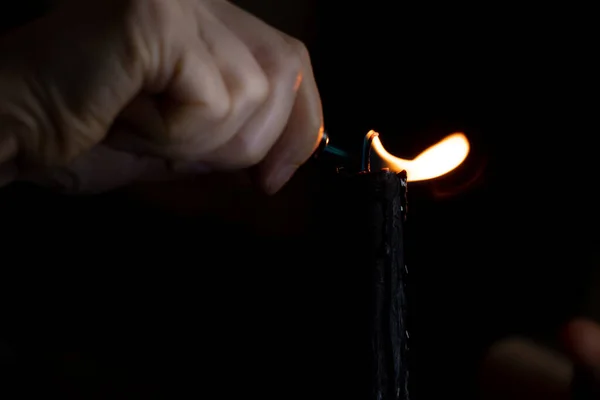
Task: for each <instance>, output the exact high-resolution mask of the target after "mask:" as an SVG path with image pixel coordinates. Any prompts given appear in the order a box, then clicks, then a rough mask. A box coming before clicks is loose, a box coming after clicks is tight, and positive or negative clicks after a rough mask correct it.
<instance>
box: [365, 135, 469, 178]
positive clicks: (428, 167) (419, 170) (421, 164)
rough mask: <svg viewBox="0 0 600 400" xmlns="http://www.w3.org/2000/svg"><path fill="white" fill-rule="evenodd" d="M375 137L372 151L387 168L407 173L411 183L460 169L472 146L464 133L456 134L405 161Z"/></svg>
mask: <svg viewBox="0 0 600 400" xmlns="http://www.w3.org/2000/svg"><path fill="white" fill-rule="evenodd" d="M369 135H371V136H374V137H373V141H372V149H373V150H374V151H375V152H376V153H377V155H378V156H379V157H381V159H382V160H383V161H384V162H385V163H386V167H388V168H390V170H392V171H394V172H399V171H402V170H404V171H406V175H407V177H408V180H409V181H411V182H415V181H424V180H427V179H433V178H437V177H439V176H442V175H445V174H447V173H448V172H450V171H452V170H453V169H455V168H456V167H458V166H459V165H460V164H462V162H463V161H464V160H465V159H466V158H467V155H468V154H469V150H470V146H469V141H468V140H467V137H466V136H465V135H464V134H462V133H454V134H452V135H450V136H447V137H446V138H444V139H443V140H441V141H440V142H438V143H436V144H434V145H433V146H431V147H430V148H428V149H427V150H425V151H423V152H422V153H421V154H419V155H418V156H417V157H416V158H415V159H413V160H404V159H402V158H398V157H395V156H393V155H391V154H390V153H388V152H387V151H386V150H385V148H384V147H383V144H381V140H380V139H379V136H378V135H377V134H376V133H375V132H374V131H371V132H369Z"/></svg>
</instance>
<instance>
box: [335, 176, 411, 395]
mask: <svg viewBox="0 0 600 400" xmlns="http://www.w3.org/2000/svg"><path fill="white" fill-rule="evenodd" d="M338 184H339V185H336V189H335V190H336V191H337V197H336V198H337V203H338V204H336V206H335V207H334V210H333V212H332V214H333V215H334V218H333V219H332V222H333V225H334V227H335V230H334V231H335V232H336V235H335V237H333V238H332V240H331V244H332V246H333V247H332V248H331V249H332V250H335V252H336V254H338V256H337V259H336V260H337V261H335V260H334V262H335V263H336V266H335V267H334V268H336V270H337V271H339V273H340V280H339V281H340V283H341V284H342V285H343V286H344V288H343V289H337V291H338V292H339V293H343V296H344V297H345V299H346V302H345V306H344V307H345V308H346V307H347V308H350V310H351V311H350V312H348V313H347V318H348V319H350V321H349V322H348V323H347V327H348V331H349V332H348V335H349V336H350V337H353V338H354V340H353V342H352V343H349V350H348V351H350V352H351V353H353V354H357V355H358V354H360V355H361V357H357V358H356V359H355V360H354V361H353V362H355V369H356V370H357V371H360V372H359V373H357V374H356V376H357V377H359V378H358V380H357V381H355V382H353V383H352V385H354V386H355V387H356V390H357V393H361V396H360V398H363V399H367V398H368V399H369V400H391V399H394V400H407V399H408V398H409V395H408V392H409V390H408V377H409V367H408V337H409V335H408V331H407V315H406V311H407V302H406V294H405V289H406V286H405V285H406V278H407V269H406V266H405V264H404V246H403V243H404V220H405V216H406V209H407V202H406V188H407V187H406V174H405V173H403V172H401V173H399V174H395V173H391V172H387V171H377V172H368V173H361V174H358V175H352V176H345V177H344V176H342V177H340V178H339V179H338ZM344 269H345V270H344ZM359 360H360V361H359ZM359 364H360V365H359ZM354 372H356V371H354ZM367 377H368V378H367ZM356 398H359V396H357V397H356Z"/></svg>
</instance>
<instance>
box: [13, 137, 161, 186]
mask: <svg viewBox="0 0 600 400" xmlns="http://www.w3.org/2000/svg"><path fill="white" fill-rule="evenodd" d="M169 174H170V175H172V173H171V172H170V171H169V168H168V166H167V164H166V162H165V161H163V160H162V159H158V158H153V157H146V156H139V155H135V154H132V153H127V152H124V151H120V150H115V149H112V148H110V147H108V146H105V145H98V146H96V147H94V148H93V149H92V150H90V151H89V152H87V153H85V154H83V155H81V156H80V157H78V158H76V159H75V160H74V161H73V162H72V163H70V164H69V165H67V166H61V167H54V168H50V169H47V170H45V171H44V172H43V173H42V174H36V175H29V176H27V175H26V176H24V177H22V178H21V180H23V181H27V182H32V183H35V184H37V185H40V186H43V187H47V188H51V189H54V190H57V191H60V192H63V193H66V194H96V193H102V192H107V191H109V190H113V189H117V188H120V187H123V186H126V185H128V184H130V183H131V182H134V181H138V180H142V179H146V178H147V177H152V178H156V179H161V178H162V177H163V176H167V175H169Z"/></svg>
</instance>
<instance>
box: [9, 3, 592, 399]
mask: <svg viewBox="0 0 600 400" xmlns="http://www.w3.org/2000/svg"><path fill="white" fill-rule="evenodd" d="M242 3H248V4H250V2H242ZM276 3H277V2H266V1H265V2H263V3H262V5H256V6H254V9H253V10H254V11H256V13H257V14H258V15H260V16H262V17H264V18H265V19H267V21H269V22H272V23H274V24H275V25H277V26H279V27H281V28H282V29H283V30H286V31H288V32H290V33H293V34H296V35H298V36H301V37H302V38H303V39H304V40H305V41H306V43H307V45H308V46H309V49H310V50H311V54H312V56H313V62H314V69H315V74H316V77H317V80H318V83H319V87H320V90H321V94H322V98H323V105H324V112H325V119H326V127H327V129H328V131H329V133H330V135H331V137H332V142H334V143H335V144H337V145H339V146H340V147H343V148H345V149H348V150H350V151H353V152H355V151H357V149H358V148H359V146H360V145H361V140H362V137H363V136H364V134H365V133H366V132H367V131H368V130H369V129H376V130H378V131H379V132H380V133H381V137H382V140H383V142H384V145H385V146H386V148H387V149H388V150H390V152H392V153H394V154H397V155H399V156H403V157H406V158H410V157H413V156H415V155H416V154H418V153H419V152H420V151H421V150H422V149H424V148H426V147H428V146H429V145H431V144H433V143H435V142H436V141H437V140H439V139H441V138H442V137H444V136H446V135H447V134H450V133H452V132H456V131H462V132H465V133H466V135H467V136H468V137H469V139H470V141H471V145H472V153H471V155H470V156H469V158H468V159H467V161H466V162H465V163H464V164H463V165H462V166H461V167H460V168H459V169H457V170H456V171H454V172H453V173H451V174H449V175H448V176H446V177H444V178H442V179H438V180H435V181H431V182H423V183H415V184H413V185H411V186H410V189H409V201H410V206H409V207H410V208H409V209H410V214H409V220H408V223H407V229H408V238H407V243H406V247H407V249H408V250H407V251H408V254H407V257H408V260H409V268H410V271H411V276H412V277H411V292H412V295H411V299H410V300H411V304H412V309H411V315H412V316H413V326H412V327H411V328H412V331H413V335H412V337H413V339H414V340H413V347H414V354H415V362H414V376H415V395H416V396H415V398H416V397H419V398H434V396H435V395H434V394H433V393H434V392H435V393H438V391H439V390H440V388H443V387H447V388H448V393H453V394H459V395H461V396H462V397H463V398H469V397H470V396H471V397H472V396H475V392H476V388H477V384H476V377H477V366H478V363H479V361H480V358H481V356H482V355H483V354H484V353H485V349H486V347H487V346H489V345H490V344H491V343H492V342H494V341H495V340H497V339H499V338H502V337H505V336H507V335H512V334H523V335H528V336H531V337H534V338H536V339H539V340H542V341H546V342H549V343H552V342H554V338H555V337H556V335H557V332H558V329H559V327H560V326H561V325H562V324H563V323H564V322H565V321H566V320H568V319H569V318H571V317H572V316H574V315H577V314H579V313H580V312H582V311H583V310H584V309H585V310H590V309H591V308H590V307H589V305H586V304H585V297H586V293H587V292H589V291H590V290H591V282H590V280H589V279H588V276H589V274H590V273H591V272H592V270H593V269H594V268H596V267H597V264H595V263H594V262H595V261H597V252H596V251H595V248H594V246H595V245H596V243H597V242H598V234H597V230H596V226H597V222H598V212H597V210H596V207H595V205H596V204H597V200H598V197H597V195H596V194H595V192H596V191H595V183H596V179H595V177H596V170H597V168H596V165H595V159H596V158H595V156H596V154H595V151H596V150H595V146H594V143H595V140H596V138H595V136H596V132H595V131H596V129H597V128H596V121H594V118H593V117H594V112H595V108H594V107H597V100H596V96H594V94H595V93H597V78H596V77H595V76H594V74H592V71H593V70H594V69H595V68H596V66H595V65H593V64H592V61H591V60H592V58H593V57H592V54H593V52H592V51H591V48H592V47H591V46H592V38H593V37H594V36H593V32H592V27H593V25H592V24H591V23H590V22H589V21H588V19H589V17H588V15H591V13H590V12H589V11H586V10H578V9H564V8H562V9H560V10H559V9H552V8H551V7H550V6H548V5H544V6H543V7H535V8H534V7H528V6H524V5H520V6H519V7H512V6H504V7H494V6H492V5H488V4H485V5H483V4H482V5H473V4H468V5H466V4H464V5H463V4H460V3H456V2H453V3H452V5H447V6H443V7H440V6H438V5H436V6H432V5H429V4H425V3H423V4H421V5H419V6H416V5H414V4H410V5H406V4H405V3H398V2H385V1H379V0H372V1H369V2H363V3H356V5H351V4H346V3H345V4H344V6H340V7H332V6H331V4H326V2H321V3H319V4H318V5H317V6H315V7H312V6H310V7H309V6H307V7H305V9H304V14H303V17H305V16H308V17H309V18H308V19H307V20H308V21H309V22H308V23H306V24H304V25H302V26H301V24H296V25H289V24H288V23H287V22H286V21H289V20H290V19H293V18H287V19H286V15H284V14H281V5H280V6H279V8H277V6H276ZM327 3H330V2H327ZM19 4H21V3H19ZM23 4H24V3H23ZM32 4H33V3H32ZM40 5H42V4H41V3H40ZM20 7H22V8H23V10H21V12H20V13H13V12H9V11H8V10H7V11H3V12H2V20H3V21H5V22H6V23H5V24H4V26H9V25H14V26H17V25H19V24H20V23H22V22H24V21H26V20H27V19H28V18H30V16H31V15H34V14H33V12H34V11H39V12H41V11H40V10H42V9H43V7H40V8H39V9H38V10H34V9H33V8H31V9H27V8H28V7H26V6H25V5H22V6H20ZM289 12H290V13H291V11H289ZM19 14H20V15H19ZM288 17H289V15H288ZM292 17H293V15H292ZM311 20H312V21H311ZM325 173H326V171H325V168H324V167H323V166H319V165H315V164H314V163H312V164H310V165H307V166H306V168H305V169H304V170H303V171H301V173H300V174H299V175H298V176H297V177H296V178H295V179H294V181H293V182H292V183H291V184H290V185H289V187H288V188H286V189H285V190H284V192H283V193H281V194H280V195H278V196H276V197H274V198H266V197H265V196H263V195H261V194H260V193H258V192H257V191H255V190H254V189H253V188H252V187H251V186H249V185H248V182H247V180H245V179H244V178H237V177H236V178H235V179H234V178H233V177H221V176H218V177H210V178H199V179H198V180H197V181H196V182H189V183H186V184H170V185H160V186H152V187H149V186H143V187H136V188H132V189H127V190H123V191H119V192H116V193H110V194H107V195H104V196H100V197H95V198H64V197H61V196H58V195H54V194H51V193H47V192H44V191H41V190H38V189H35V188H29V187H24V186H13V187H11V188H8V189H3V190H2V192H0V207H1V208H0V210H1V212H2V215H3V217H2V226H3V229H2V234H3V236H4V237H5V238H4V239H3V245H2V254H3V261H1V265H2V268H1V270H2V275H3V277H2V279H1V282H2V286H3V288H4V289H3V290H2V293H3V297H5V298H4V299H3V303H2V308H3V314H4V316H3V319H2V321H0V323H2V327H1V328H2V331H1V332H0V337H2V338H4V339H5V342H6V346H5V348H6V350H5V352H6V354H9V356H8V357H7V360H9V361H7V362H6V365H7V368H6V371H7V372H6V374H5V375H4V376H5V377H7V378H6V381H7V382H12V383H19V384H21V383H23V384H24V385H23V386H20V387H21V389H22V390H32V391H34V390H39V391H41V392H46V393H47V392H49V391H55V390H56V391H63V392H64V391H67V392H70V393H73V397H74V398H78V397H77V396H80V397H83V398H95V397H93V395H92V394H93V393H99V392H102V393H104V394H105V395H106V396H109V397H111V398H115V393H121V394H122V396H123V398H136V396H137V395H139V394H140V393H146V396H150V394H153V395H155V396H156V397H158V396H159V395H160V394H161V393H168V394H169V396H172V395H173V393H174V392H176V391H179V390H181V391H182V392H184V391H186V390H190V388H192V389H193V390H194V391H195V392H198V393H211V392H214V391H215V390H218V391H219V393H223V394H222V397H226V398H227V397H233V396H234V395H238V394H243V393H248V394H250V393H251V394H259V395H260V396H264V397H267V398H270V397H273V398H282V397H289V396H290V395H291V396H293V395H300V394H302V395H308V396H311V397H312V398H320V397H325V396H326V395H330V396H331V395H334V397H335V394H336V393H337V394H338V395H339V394H340V393H347V391H348V388H347V387H348V386H349V387H351V386H352V381H351V380H350V379H348V381H347V382H343V380H340V379H341V378H339V376H338V375H340V374H336V373H335V372H332V371H345V367H344V366H343V365H339V364H340V360H341V359H343V357H342V358H340V357H339V355H341V354H343V353H346V354H351V352H352V351H353V350H352V349H351V348H349V349H346V348H344V347H343V346H345V341H344V339H343V337H344V332H340V331H339V328H338V329H337V330H336V326H335V324H334V323H333V322H332V321H335V320H336V319H335V317H334V316H335V313H336V312H338V311H339V310H338V311H336V310H335V309H333V308H332V306H331V304H338V300H339V299H337V296H339V295H340V293H342V291H340V290H339V289H337V288H336V277H335V274H334V273H332V272H331V270H332V269H331V268H332V267H331V265H327V264H325V263H324V262H323V260H324V259H327V257H325V258H323V257H321V256H320V255H321V254H322V253H323V252H327V251H331V249H328V247H327V244H326V237H325V238H324V237H323V236H325V235H324V233H327V234H332V232H335V227H333V228H332V227H329V226H327V220H323V219H321V216H322V213H321V212H320V211H322V210H323V208H324V207H325V208H328V207H335V203H333V204H332V203H331V200H332V199H327V198H323V197H322V193H323V190H322V189H323V188H322V187H320V185H321V184H322V180H321V177H322V175H323V174H325ZM317 216H318V217H317ZM349 251H352V249H350V250H349ZM352 267H356V266H352V265H349V266H348V268H352ZM334 300H335V301H334ZM332 315H334V316H333V317H332ZM345 357H346V358H347V357H348V356H347V355H346V356H345ZM32 382H39V384H37V385H35V386H34V385H33V384H32ZM323 385H324V386H323ZM336 385H345V386H346V388H341V387H340V386H338V390H337V391H336V390H335V386H336ZM318 387H321V389H318ZM324 387H325V388H324ZM455 391H456V392H458V393H454V392H455ZM98 398H103V397H98ZM145 398H149V397H145Z"/></svg>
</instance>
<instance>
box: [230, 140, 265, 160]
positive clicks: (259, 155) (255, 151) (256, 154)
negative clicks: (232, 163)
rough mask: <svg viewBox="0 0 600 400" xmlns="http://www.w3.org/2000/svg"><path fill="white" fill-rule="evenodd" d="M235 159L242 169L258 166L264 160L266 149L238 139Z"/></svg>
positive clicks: (258, 144) (257, 144)
mask: <svg viewBox="0 0 600 400" xmlns="http://www.w3.org/2000/svg"><path fill="white" fill-rule="evenodd" d="M240 139H241V140H240V142H239V146H238V149H237V156H236V158H237V159H238V160H239V161H238V162H239V163H240V164H242V165H243V166H244V167H251V166H254V165H257V164H259V163H260V162H261V161H262V160H263V158H265V156H266V153H267V149H265V148H264V146H262V145H261V144H260V143H255V142H252V141H250V140H247V139H243V138H240Z"/></svg>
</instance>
